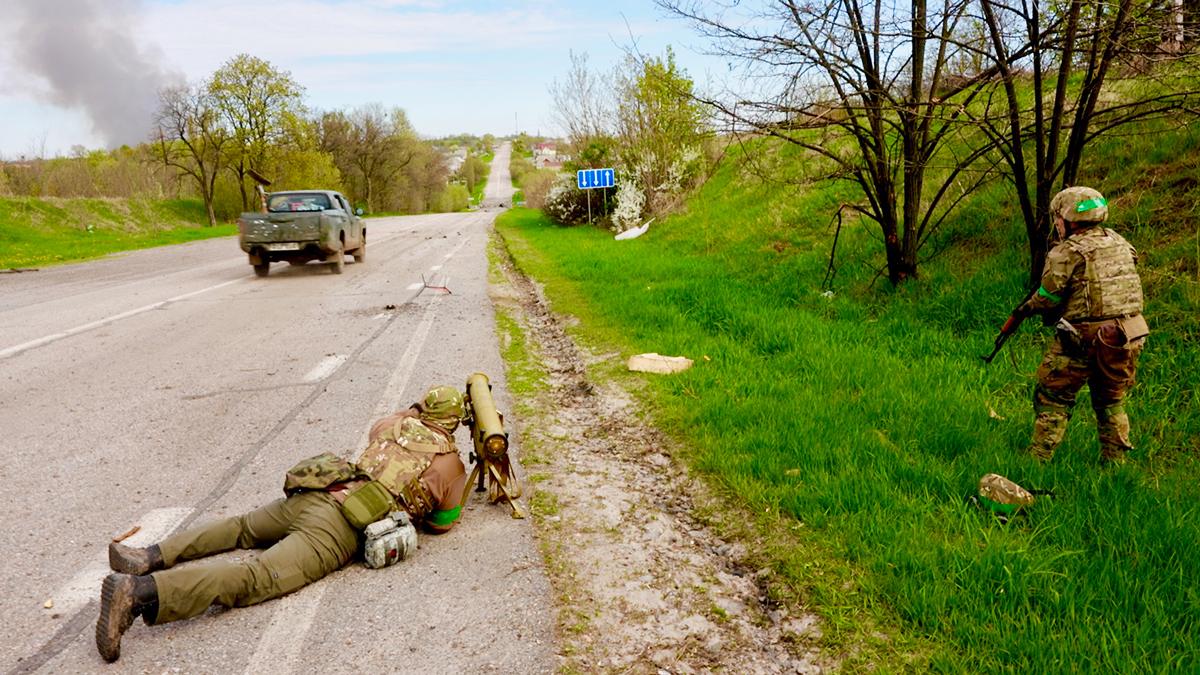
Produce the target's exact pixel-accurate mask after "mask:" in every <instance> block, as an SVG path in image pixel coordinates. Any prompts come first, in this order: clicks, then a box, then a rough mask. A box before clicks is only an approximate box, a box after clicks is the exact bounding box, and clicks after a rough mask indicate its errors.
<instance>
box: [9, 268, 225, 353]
mask: <svg viewBox="0 0 1200 675" xmlns="http://www.w3.org/2000/svg"><path fill="white" fill-rule="evenodd" d="M239 281H242V279H234V280H232V281H226V282H224V283H220V284H217V285H216V286H209V287H208V288H202V289H200V290H198V291H192V292H191V293H184V294H183V295H177V296H175V297H173V298H167V299H166V300H163V301H161V302H155V303H152V304H149V305H145V306H142V307H138V308H137V309H131V310H129V311H126V312H121V313H120V314H114V315H112V316H109V317H105V318H103V319H97V320H96V321H92V322H90V323H85V324H83V325H82V326H76V327H74V328H68V329H67V330H64V331H62V332H61V333H53V334H51V335H46V336H44V337H40V338H37V339H36V340H30V341H29V342H22V343H21V344H19V345H13V346H12V347H8V348H7V349H0V359H6V358H8V357H10V356H16V355H17V354H20V353H21V352H24V351H28V350H30V349H33V348H34V347H41V346H42V345H47V344H50V343H51V342H56V341H58V340H61V339H63V338H66V337H71V336H72V335H78V334H80V333H84V332H87V331H89V330H92V329H93V328H99V327H100V326H105V325H108V324H110V323H116V322H117V321H120V320H122V319H128V318H129V317H131V316H137V315H138V314H142V313H145V312H149V311H150V310H152V309H158V308H159V307H163V306H165V305H167V304H170V303H172V302H178V301H180V300H186V299H188V298H192V297H195V296H197V295H200V294H201V293H207V292H209V291H215V290H217V289H218V288H223V287H225V286H228V285H230V284H236V283H238V282H239Z"/></svg>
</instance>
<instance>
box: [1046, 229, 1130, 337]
mask: <svg viewBox="0 0 1200 675" xmlns="http://www.w3.org/2000/svg"><path fill="white" fill-rule="evenodd" d="M1063 243H1064V244H1066V245H1067V246H1069V247H1070V248H1071V250H1072V251H1075V252H1076V253H1078V254H1079V255H1080V256H1082V257H1083V261H1084V270H1083V279H1082V281H1083V285H1082V286H1081V287H1078V288H1074V289H1072V290H1071V294H1070V297H1068V298H1067V307H1066V311H1065V312H1064V313H1063V318H1065V319H1067V320H1068V321H1089V320H1092V321H1094V320H1098V319H1113V318H1117V317H1123V316H1137V315H1139V314H1141V313H1142V281H1141V279H1140V278H1139V277H1138V273H1137V266H1136V264H1135V263H1134V259H1133V247H1132V246H1130V245H1129V242H1127V241H1125V239H1124V238H1122V237H1121V235H1119V234H1117V233H1116V232H1113V231H1112V230H1110V229H1108V228H1101V227H1097V228H1095V229H1089V230H1087V231H1085V232H1082V233H1079V234H1076V235H1073V236H1071V237H1068V238H1067V240H1066V241H1064V242H1063Z"/></svg>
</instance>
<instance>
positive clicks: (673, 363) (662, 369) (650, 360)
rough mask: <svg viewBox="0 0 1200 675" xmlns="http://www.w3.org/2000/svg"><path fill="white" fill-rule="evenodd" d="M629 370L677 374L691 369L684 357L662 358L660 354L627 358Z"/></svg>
mask: <svg viewBox="0 0 1200 675" xmlns="http://www.w3.org/2000/svg"><path fill="white" fill-rule="evenodd" d="M628 366H629V369H630V370H632V371H634V372H638V373H660V374H666V373H678V372H679V371H681V370H687V369H688V368H691V367H692V360H691V359H689V358H687V357H686V356H663V355H662V354H655V353H653V352H651V353H649V354H637V355H635V356H631V357H629V363H628Z"/></svg>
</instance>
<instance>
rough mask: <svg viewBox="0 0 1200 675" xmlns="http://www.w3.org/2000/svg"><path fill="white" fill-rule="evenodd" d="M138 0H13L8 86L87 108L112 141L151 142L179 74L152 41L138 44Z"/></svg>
mask: <svg viewBox="0 0 1200 675" xmlns="http://www.w3.org/2000/svg"><path fill="white" fill-rule="evenodd" d="M140 9H141V7H140V4H139V3H138V2H137V0H11V2H10V3H9V6H8V7H7V10H8V11H7V12H6V14H5V17H6V23H7V24H8V30H7V36H6V37H7V39H6V40H5V42H6V45H7V50H8V52H9V53H8V54H7V58H8V61H9V63H11V64H12V65H13V66H14V67H15V68H17V69H18V70H19V71H20V74H19V75H17V79H16V81H15V82H10V83H9V86H14V85H15V86H22V82H23V83H24V86H23V88H26V89H28V90H31V91H32V92H33V93H34V95H35V96H36V97H37V98H39V99H40V100H43V101H46V102H49V103H51V104H54V105H56V106H60V107H63V108H71V109H81V110H83V111H84V112H85V113H86V114H87V116H88V118H89V119H90V120H91V122H92V126H93V130H94V131H95V132H96V134H98V135H99V136H101V137H103V138H104V139H105V140H106V141H107V142H108V143H110V144H112V145H119V144H122V143H137V142H140V141H142V140H144V139H145V137H146V134H147V132H148V130H149V129H150V127H151V120H152V117H153V113H154V108H155V105H156V102H157V94H158V90H159V88H161V87H162V86H164V85H166V84H169V83H171V82H173V81H176V80H178V79H179V75H178V74H176V73H174V72H173V71H172V70H171V69H169V68H167V67H166V66H164V64H163V63H162V53H161V52H160V51H159V50H158V49H157V48H155V47H153V46H141V47H139V46H138V42H139V41H138V39H137V38H138V37H139V31H138V30H137V27H138V18H139V13H140Z"/></svg>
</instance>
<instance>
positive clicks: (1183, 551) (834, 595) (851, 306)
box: [497, 131, 1200, 673]
mask: <svg viewBox="0 0 1200 675" xmlns="http://www.w3.org/2000/svg"><path fill="white" fill-rule="evenodd" d="M1198 148H1200V132H1198V131H1193V132H1192V133H1191V134H1190V135H1182V136H1178V137H1175V138H1172V139H1170V140H1169V141H1168V142H1164V141H1163V139H1161V138H1157V139H1155V138H1144V137H1143V138H1133V139H1132V140H1131V139H1115V140H1114V141H1112V142H1111V143H1108V144H1106V145H1103V146H1098V147H1096V148H1095V149H1094V150H1093V153H1094V154H1093V155H1092V162H1093V166H1094V167H1095V168H1094V170H1093V171H1092V172H1091V173H1090V174H1089V175H1087V176H1086V177H1085V180H1086V181H1093V182H1094V183H1095V184H1096V186H1097V187H1099V188H1100V189H1101V190H1102V191H1104V192H1105V193H1106V194H1107V195H1108V196H1109V198H1110V201H1111V203H1112V213H1113V219H1112V221H1111V223H1110V224H1111V225H1113V226H1115V227H1116V228H1117V229H1119V230H1121V231H1122V232H1124V233H1125V234H1126V235H1127V236H1128V238H1129V239H1130V240H1131V241H1132V242H1133V243H1134V244H1135V245H1136V246H1137V247H1138V248H1139V250H1140V251H1141V254H1142V255H1141V263H1142V264H1141V271H1142V276H1143V280H1144V284H1145V286H1146V291H1147V297H1148V303H1147V315H1148V317H1149V320H1150V322H1151V326H1152V330H1153V331H1154V333H1153V334H1152V336H1151V338H1150V343H1149V347H1148V349H1147V350H1146V352H1145V353H1144V355H1143V358H1142V363H1141V372H1140V374H1139V379H1140V383H1139V385H1138V386H1137V388H1136V389H1135V390H1134V392H1133V395H1132V398H1131V399H1130V401H1129V405H1128V409H1129V412H1130V415H1131V418H1132V420H1133V424H1134V442H1135V444H1136V445H1137V446H1138V449H1137V450H1136V451H1135V452H1134V453H1133V460H1134V461H1133V462H1132V463H1131V464H1129V465H1127V466H1124V467H1119V468H1115V469H1107V470H1102V469H1101V468H1100V467H1099V465H1098V461H1097V460H1098V450H1097V444H1096V439H1095V434H1096V431H1095V422H1094V417H1093V414H1092V412H1091V410H1090V406H1089V405H1088V403H1087V398H1086V395H1085V396H1082V397H1081V401H1080V404H1079V406H1078V407H1077V409H1076V411H1075V412H1076V414H1075V418H1074V420H1073V421H1072V424H1071V428H1070V431H1069V433H1068V436H1067V439H1066V441H1065V442H1064V444H1063V446H1062V447H1061V448H1060V449H1059V453H1058V455H1057V456H1056V458H1055V460H1054V462H1053V463H1051V464H1049V465H1045V466H1042V465H1039V464H1037V463H1035V462H1033V461H1032V460H1030V459H1028V458H1027V457H1026V456H1024V455H1023V454H1022V452H1021V451H1022V450H1023V448H1024V447H1025V445H1026V444H1027V443H1028V440H1029V433H1030V429H1031V426H1032V411H1031V402H1030V395H1031V389H1032V384H1033V372H1034V370H1035V368H1036V365H1037V363H1038V361H1039V360H1040V354H1041V349H1042V346H1043V345H1044V342H1045V340H1046V339H1047V337H1048V334H1047V332H1046V330H1045V329H1042V328H1040V327H1039V326H1035V325H1032V324H1036V323H1037V322H1036V321H1034V322H1030V324H1031V325H1028V326H1026V327H1024V328H1023V329H1022V332H1021V333H1020V334H1019V335H1018V336H1016V337H1015V338H1014V339H1013V340H1012V341H1010V343H1009V346H1008V348H1007V350H1008V351H1007V352H1006V353H1005V354H1003V355H1002V356H1001V357H1000V358H998V359H997V360H996V362H995V363H993V364H992V365H991V366H984V365H983V363H982V362H981V361H980V359H979V355H980V354H983V353H986V352H987V351H989V349H990V347H991V341H992V338H993V337H994V335H995V331H996V330H997V328H998V327H999V325H1000V323H1002V322H1003V320H1004V318H1005V316H1006V315H1007V313H1008V311H1009V310H1010V309H1011V307H1012V306H1013V305H1014V304H1015V303H1016V302H1017V301H1018V300H1019V299H1020V296H1021V294H1022V285H1023V282H1024V277H1025V274H1026V273H1025V269H1026V265H1027V263H1026V257H1025V256H1026V254H1025V252H1024V251H1025V249H1024V239H1023V233H1022V230H1021V227H1020V225H1019V223H1018V222H1017V221H1016V220H1015V217H1016V208H1015V205H1014V204H1012V200H1011V199H1010V196H1009V191H1010V188H1009V187H1008V186H1007V185H1005V184H1003V183H1002V182H996V183H995V184H993V185H992V186H991V187H990V188H989V189H988V190H987V191H985V192H983V193H981V194H979V195H977V197H976V198H975V199H974V200H973V201H972V202H971V203H970V204H968V205H967V206H966V208H964V209H963V210H962V211H960V212H959V214H958V215H957V217H955V218H953V219H952V222H950V223H949V225H948V227H947V229H946V230H945V231H944V232H943V233H942V235H941V238H940V241H935V242H934V243H933V244H931V249H930V251H929V252H930V253H932V252H933V251H934V250H938V248H939V247H941V246H943V245H944V244H946V243H948V242H952V241H953V242H956V243H955V245H954V246H953V247H949V248H946V250H945V252H944V253H942V254H940V255H938V256H937V257H936V258H935V259H934V260H932V261H930V262H928V263H926V264H925V265H924V267H923V268H922V270H921V275H922V276H921V278H920V279H919V280H917V281H915V282H913V283H910V284H908V285H906V286H904V287H902V288H899V289H895V290H893V289H891V288H889V287H887V285H886V281H885V280H875V272H876V270H877V268H878V266H879V264H880V259H881V253H880V250H879V248H880V247H879V245H878V244H877V243H876V241H875V238H874V235H873V232H871V231H870V230H868V229H866V228H865V227H858V226H853V227H848V228H847V229H846V230H845V231H843V233H842V241H841V243H840V244H839V268H838V275H837V277H836V279H835V284H834V289H833V292H832V293H823V292H822V289H821V280H822V278H823V276H824V275H825V270H826V266H827V264H828V253H829V246H830V243H831V237H832V231H831V230H830V229H829V222H830V217H831V215H832V213H833V211H834V209H835V208H836V206H837V204H838V203H840V202H841V201H843V200H845V199H846V198H847V197H852V196H853V195H852V194H848V193H845V192H840V191H839V189H834V188H824V189H818V188H811V189H808V190H804V191H797V190H796V189H795V188H783V187H780V186H775V185H763V184H758V183H756V182H755V181H754V180H753V179H750V178H746V177H743V176H742V175H741V173H740V171H739V169H738V166H737V162H736V159H735V160H734V161H730V162H728V163H727V164H726V165H725V166H724V167H723V168H722V169H721V170H719V171H718V172H717V174H716V175H715V176H714V178H713V179H712V180H711V181H710V182H709V183H708V184H707V185H706V186H705V187H704V188H703V189H702V191H701V192H700V194H698V195H697V196H696V197H695V198H694V199H693V200H691V201H690V203H689V205H688V208H687V211H686V213H683V214H681V215H677V216H674V217H671V218H668V219H665V220H662V221H656V224H655V225H654V226H652V228H651V230H650V232H649V233H648V234H647V235H644V236H643V237H641V238H639V239H635V240H632V241H627V242H617V241H614V240H613V239H612V237H611V233H605V232H602V231H599V230H597V229H591V228H573V229H568V228H560V227H556V226H554V225H553V224H550V223H549V222H547V221H546V220H545V219H544V217H543V216H542V215H541V214H540V213H539V212H536V211H530V210H525V209H516V210H513V211H510V212H508V213H507V214H505V215H504V216H503V217H502V218H501V219H500V220H499V221H498V222H497V229H498V231H499V232H500V233H501V235H502V236H503V237H504V239H505V240H506V242H507V246H508V248H509V249H510V251H511V252H512V254H513V256H514V258H515V260H516V262H517V264H518V266H519V267H520V268H521V269H522V270H523V271H525V272H526V273H528V274H530V275H532V276H533V277H535V278H536V279H538V280H539V281H540V282H541V283H543V284H544V286H545V290H546V293H547V295H548V297H549V298H550V300H551V302H552V304H553V306H554V307H555V309H556V310H557V311H559V312H564V313H568V314H571V315H574V316H576V317H578V318H579V319H580V321H579V323H578V325H577V326H576V327H575V328H574V329H573V331H574V335H575V337H576V338H577V339H578V340H580V341H581V342H582V343H584V344H586V345H590V346H592V347H593V348H595V349H596V350H597V351H600V352H603V351H607V350H611V349H617V350H619V351H620V352H621V354H622V355H623V356H628V355H630V354H634V353H640V352H650V351H654V352H658V353H661V354H682V355H686V356H689V357H691V358H692V359H694V360H695V361H696V366H695V367H694V368H692V369H691V370H689V371H687V372H685V373H682V374H679V375H675V376H670V377H649V376H641V375H635V374H630V373H626V372H625V371H624V369H623V360H621V361H620V362H619V361H618V360H616V359H614V360H610V361H606V362H604V363H601V364H599V365H597V366H594V370H595V372H594V373H593V374H594V375H595V376H597V377H612V378H618V379H620V380H623V381H626V383H627V384H629V385H630V386H631V388H633V389H634V390H636V391H638V392H640V395H641V396H643V397H644V398H645V400H646V402H647V409H648V411H649V412H650V414H651V415H652V416H653V418H654V419H655V421H656V422H657V423H658V424H659V425H660V426H662V427H663V428H664V429H666V430H668V431H669V432H670V433H672V435H674V436H675V437H677V438H678V439H679V440H680V441H681V442H682V443H683V444H684V445H685V446H686V447H688V448H689V451H688V454H687V456H686V457H685V461H687V462H688V463H689V464H691V465H692V466H693V467H695V468H697V469H698V470H699V471H700V472H701V473H702V474H703V475H705V476H706V477H707V478H708V479H709V480H710V482H711V483H712V484H714V485H715V486H717V487H718V488H719V489H720V490H722V492H723V493H724V494H726V495H727V496H728V498H729V499H730V500H733V501H734V502H735V503H737V504H738V505H739V506H740V507H742V508H744V509H746V510H747V511H748V512H750V513H755V514H758V516H757V520H758V526H759V527H760V528H761V530H762V532H763V535H764V537H766V538H767V539H768V540H769V541H770V542H772V543H771V545H769V546H767V547H766V548H765V549H764V550H762V551H758V552H757V553H756V554H755V555H757V556H759V557H760V558H761V559H760V560H758V561H756V562H757V563H758V564H763V565H768V566H770V567H771V568H772V569H773V570H774V571H775V572H776V583H775V584H774V586H773V588H772V592H774V593H775V594H777V595H778V596H779V597H780V598H782V599H785V600H790V601H795V602H801V603H803V604H805V605H807V606H808V607H810V608H811V609H813V610H814V611H816V612H818V613H819V614H820V615H821V616H822V617H823V619H824V626H823V630H824V637H823V642H822V646H823V648H824V649H826V650H828V652H829V653H830V654H833V655H836V656H837V657H839V658H841V659H842V661H843V663H844V664H845V665H846V668H847V669H849V670H859V669H866V668H873V669H874V668H878V669H881V670H883V671H885V672H887V671H894V670H909V669H911V670H925V669H933V670H936V671H940V672H1022V673H1024V672H1122V673H1131V672H1196V671H1197V669H1200V564H1197V563H1198V561H1200V512H1198V511H1200V502H1198V501H1197V496H1198V493H1200V489H1198V488H1197V485H1198V479H1200V463H1198V461H1197V460H1198V455H1200V414H1198V411H1200V387H1198V384H1200V369H1198V368H1197V367H1196V364H1197V363H1200V346H1198V345H1200V341H1198V340H1200V322H1198V321H1197V320H1196V316H1197V312H1198V311H1200V215H1198V214H1197V213H1196V211H1195V207H1194V204H1196V203H1198V201H1197V197H1200V192H1198V190H1197V186H1200V169H1197V168H1196V167H1195V166H1192V164H1191V163H1190V162H1187V161H1185V159H1184V158H1187V157H1189V156H1192V157H1194V156H1195V154H1196V152H1197V149H1198ZM873 281H874V283H872V282H873ZM987 472H997V473H1001V474H1004V475H1007V476H1009V477H1010V478H1013V479H1014V480H1016V481H1018V482H1020V483H1022V484H1024V485H1026V486H1028V487H1036V488H1046V489H1052V490H1054V491H1055V493H1056V496H1055V497H1054V498H1044V499H1042V500H1041V501H1040V502H1039V503H1038V504H1037V505H1036V506H1035V508H1033V509H1032V511H1031V512H1030V513H1029V514H1028V515H1027V516H1025V517H1023V518H1020V519H1018V520H1016V521H1014V522H1013V523H1011V524H1009V525H1007V526H1005V525H1002V524H1000V523H999V522H998V521H996V520H995V519H993V518H992V517H991V516H989V515H986V514H984V513H981V512H979V511H977V510H975V509H974V508H972V507H969V506H967V505H966V504H965V503H964V497H965V496H966V495H967V494H968V493H970V492H972V491H973V489H974V487H975V485H976V482H977V481H978V479H979V477H980V476H981V475H982V474H984V473H987Z"/></svg>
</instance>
